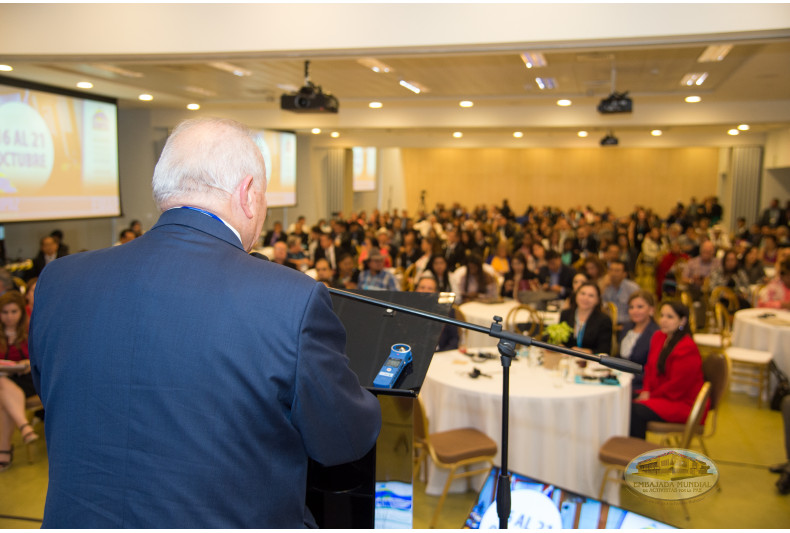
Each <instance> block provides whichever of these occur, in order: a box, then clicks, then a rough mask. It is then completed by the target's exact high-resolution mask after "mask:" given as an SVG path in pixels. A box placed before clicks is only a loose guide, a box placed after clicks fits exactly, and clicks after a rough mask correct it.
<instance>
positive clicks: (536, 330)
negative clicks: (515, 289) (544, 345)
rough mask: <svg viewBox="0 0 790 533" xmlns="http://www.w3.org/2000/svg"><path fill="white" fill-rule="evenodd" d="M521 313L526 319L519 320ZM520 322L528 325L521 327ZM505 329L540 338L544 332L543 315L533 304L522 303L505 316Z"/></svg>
mask: <svg viewBox="0 0 790 533" xmlns="http://www.w3.org/2000/svg"><path fill="white" fill-rule="evenodd" d="M519 315H521V316H522V317H523V318H525V319H526V320H519ZM519 324H523V325H526V326H527V327H526V328H521V327H519ZM505 329H506V330H507V331H512V332H513V333H519V334H521V335H527V336H529V337H538V338H539V337H540V335H541V333H543V317H542V316H541V314H540V313H539V312H538V311H537V310H536V309H535V308H534V307H532V306H531V305H527V304H521V305H518V306H516V307H514V308H513V309H511V310H510V311H508V313H507V316H506V317H505Z"/></svg>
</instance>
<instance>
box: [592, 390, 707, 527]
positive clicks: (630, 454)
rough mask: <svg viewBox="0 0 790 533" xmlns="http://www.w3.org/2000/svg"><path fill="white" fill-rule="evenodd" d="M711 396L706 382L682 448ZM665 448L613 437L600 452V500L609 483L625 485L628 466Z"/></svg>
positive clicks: (683, 446)
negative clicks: (602, 470)
mask: <svg viewBox="0 0 790 533" xmlns="http://www.w3.org/2000/svg"><path fill="white" fill-rule="evenodd" d="M709 396H710V382H707V381H706V382H704V383H703V384H702V388H701V389H700V391H699V393H697V398H696V399H695V400H694V406H693V407H692V408H691V412H690V413H689V417H688V419H687V420H686V424H685V425H684V428H683V438H682V439H681V441H680V448H683V449H687V448H688V447H689V444H690V443H691V438H692V436H693V435H694V433H695V432H696V428H697V426H698V425H699V421H700V419H701V418H702V414H703V413H704V412H705V405H706V404H707V403H708V397H709ZM662 448H663V446H661V445H660V444H655V443H652V442H648V441H646V440H645V439H639V438H635V437H611V438H609V439H608V440H607V441H606V442H604V443H603V445H602V446H601V447H600V448H599V450H598V458H599V459H600V460H601V462H602V463H603V464H604V466H605V467H606V471H605V473H604V476H603V481H601V488H600V490H599V491H598V499H599V500H600V499H603V492H604V489H605V488H606V483H607V482H609V481H613V482H617V483H625V471H626V468H627V467H628V465H629V464H630V463H631V461H633V460H634V459H636V458H637V457H639V456H640V455H642V454H643V453H647V452H651V451H653V450H659V449H662ZM613 472H616V474H617V475H616V477H611V476H610V474H611V473H613ZM684 510H685V511H686V520H688V519H689V515H688V509H686V507H685V506H684Z"/></svg>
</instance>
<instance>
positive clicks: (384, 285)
mask: <svg viewBox="0 0 790 533" xmlns="http://www.w3.org/2000/svg"><path fill="white" fill-rule="evenodd" d="M359 288H360V289H364V290H368V291H397V290H399V288H398V282H397V280H396V279H395V276H393V275H392V273H391V272H388V271H386V270H384V256H383V255H381V252H380V251H379V249H378V248H371V250H370V255H368V266H367V268H366V269H365V270H363V271H362V272H360V274H359Z"/></svg>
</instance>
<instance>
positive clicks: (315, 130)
mask: <svg viewBox="0 0 790 533" xmlns="http://www.w3.org/2000/svg"><path fill="white" fill-rule="evenodd" d="M310 132H311V133H312V134H313V135H318V134H319V133H321V128H313V129H311V130H310Z"/></svg>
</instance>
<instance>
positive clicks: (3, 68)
mask: <svg viewBox="0 0 790 533" xmlns="http://www.w3.org/2000/svg"><path fill="white" fill-rule="evenodd" d="M12 70H14V67H12V66H11V65H0V71H2V72H11V71H12Z"/></svg>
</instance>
